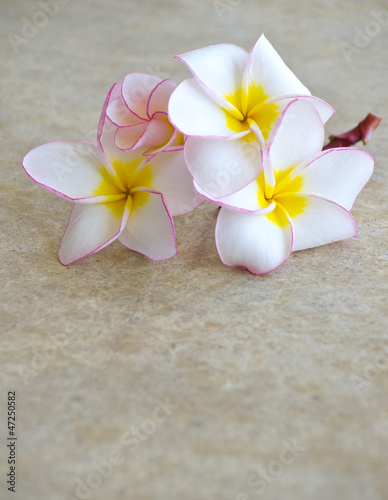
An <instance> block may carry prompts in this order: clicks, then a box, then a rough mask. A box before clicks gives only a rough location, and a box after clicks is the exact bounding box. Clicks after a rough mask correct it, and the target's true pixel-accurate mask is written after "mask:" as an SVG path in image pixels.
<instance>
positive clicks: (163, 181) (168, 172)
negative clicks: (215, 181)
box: [135, 150, 204, 217]
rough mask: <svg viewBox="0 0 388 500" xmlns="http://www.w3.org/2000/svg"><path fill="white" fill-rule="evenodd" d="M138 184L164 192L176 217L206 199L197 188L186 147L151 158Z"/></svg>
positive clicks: (136, 182)
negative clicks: (186, 158)
mask: <svg viewBox="0 0 388 500" xmlns="http://www.w3.org/2000/svg"><path fill="white" fill-rule="evenodd" d="M135 184H136V185H138V186H139V187H147V188H149V189H152V190H154V191H158V192H160V193H162V194H163V199H164V202H165V203H166V205H167V207H168V211H169V212H170V214H171V215H172V216H173V217H175V216H177V215H184V214H187V213H189V212H191V211H192V210H194V209H195V208H197V207H198V206H199V205H200V204H201V203H203V201H204V198H203V197H202V196H200V195H199V194H198V192H197V191H196V190H195V188H194V185H193V177H192V176H191V174H190V172H189V171H188V169H187V166H186V163H185V159H184V154H183V150H179V151H172V152H161V153H159V154H157V155H156V156H154V157H153V158H151V160H150V161H149V162H148V163H147V164H146V165H145V167H144V169H143V170H142V171H141V172H140V174H139V175H138V176H137V178H136V181H135Z"/></svg>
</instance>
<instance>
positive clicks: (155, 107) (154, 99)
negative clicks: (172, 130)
mask: <svg viewBox="0 0 388 500" xmlns="http://www.w3.org/2000/svg"><path fill="white" fill-rule="evenodd" d="M175 89H176V83H175V82H173V81H172V80H169V79H167V80H163V81H162V82H160V83H158V85H156V87H155V88H154V89H153V90H152V92H151V93H150V95H149V98H148V102H147V115H148V118H152V116H153V115H154V113H157V112H158V111H165V112H166V113H167V112H168V101H169V100H170V97H171V94H172V93H173V92H174V90H175Z"/></svg>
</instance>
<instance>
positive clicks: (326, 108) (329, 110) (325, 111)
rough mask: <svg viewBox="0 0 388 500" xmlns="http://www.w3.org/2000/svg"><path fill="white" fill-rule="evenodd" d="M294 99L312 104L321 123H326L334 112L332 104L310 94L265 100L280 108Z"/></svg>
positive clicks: (283, 107)
mask: <svg viewBox="0 0 388 500" xmlns="http://www.w3.org/2000/svg"><path fill="white" fill-rule="evenodd" d="M295 99H300V100H305V101H306V102H308V103H310V104H312V105H313V106H314V108H315V109H316V110H317V111H318V114H319V116H320V117H321V120H322V122H323V123H326V122H327V120H328V119H329V118H330V117H332V116H333V115H334V114H335V109H334V108H333V106H331V105H330V104H328V103H327V102H326V101H323V100H322V99H319V98H318V97H314V96H312V95H296V94H294V95H288V96H281V97H275V98H273V99H270V100H268V101H267V104H270V103H276V104H277V105H278V106H280V107H281V109H285V108H286V106H287V105H288V104H290V103H291V102H292V101H295Z"/></svg>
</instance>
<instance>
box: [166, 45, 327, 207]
mask: <svg viewBox="0 0 388 500" xmlns="http://www.w3.org/2000/svg"><path fill="white" fill-rule="evenodd" d="M178 59H180V60H181V61H182V62H184V63H185V64H186V65H187V66H188V68H189V69H190V71H191V72H192V73H193V75H194V77H193V78H189V79H187V80H185V81H183V82H182V83H181V84H180V85H179V86H178V87H177V89H176V90H175V91H174V92H173V94H172V96H171V98H170V103H169V116H170V121H171V122H172V123H173V124H174V125H175V127H176V128H177V129H178V130H180V131H181V132H182V133H183V134H185V135H186V136H188V138H187V140H186V143H185V158H186V162H187V165H188V168H189V170H190V172H191V173H192V174H193V177H194V179H195V181H196V182H197V184H198V185H199V186H200V187H201V188H202V189H203V190H204V191H205V192H207V193H208V194H209V195H211V196H216V197H223V196H228V195H230V194H232V193H234V192H236V191H238V190H240V189H241V188H243V187H245V186H246V185H247V184H249V183H250V182H252V181H253V180H254V179H255V178H256V177H257V176H258V175H259V173H260V171H261V168H262V164H261V152H260V150H261V149H263V148H264V147H265V144H266V143H267V141H268V138H269V136H270V134H271V131H272V130H273V128H274V126H275V124H276V122H277V120H278V118H279V117H280V115H281V113H282V111H283V110H284V108H285V107H286V106H287V104H289V103H290V102H291V101H292V100H293V99H294V98H295V97H303V98H304V99H306V100H308V101H310V102H312V103H313V105H314V106H315V108H316V109H317V111H318V113H319V114H320V116H321V118H322V120H323V122H326V121H327V120H328V119H329V118H330V116H331V115H332V114H333V112H334V110H333V108H332V107H331V106H329V105H328V104H327V103H325V102H324V101H322V100H320V99H318V98H315V97H312V96H311V93H310V91H309V90H308V89H307V88H306V87H305V86H304V85H303V84H302V83H301V82H300V81H299V80H298V78H297V77H296V76H295V75H294V74H293V73H292V71H291V70H290V69H289V68H288V67H287V66H286V64H285V63H284V62H283V61H282V59H281V58H280V56H279V54H278V53H277V52H276V51H275V49H274V48H273V47H272V45H271V44H270V43H269V42H268V40H267V39H266V38H265V36H264V35H261V36H260V38H259V39H258V40H257V42H256V43H255V45H254V47H253V48H252V50H251V51H250V53H249V54H248V52H247V51H246V50H244V49H243V48H241V47H238V46H236V45H232V44H227V43H223V44H218V45H212V46H209V47H204V48H202V49H198V50H193V51H191V52H187V53H185V54H182V55H180V56H178ZM252 143H255V144H256V146H257V147H256V148H254V147H253V148H252ZM228 166H232V167H231V169H232V170H233V171H234V172H236V171H237V170H238V175H229V176H228V178H227V179H226V180H225V175H223V173H224V171H225V168H227V167H228ZM229 170H230V169H229Z"/></svg>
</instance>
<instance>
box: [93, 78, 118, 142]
mask: <svg viewBox="0 0 388 500" xmlns="http://www.w3.org/2000/svg"><path fill="white" fill-rule="evenodd" d="M120 96H121V83H115V84H114V85H112V87H111V88H110V90H109V92H108V95H107V96H106V98H105V102H104V106H103V107H102V112H101V116H100V120H99V123H98V128H97V140H98V137H100V135H101V131H102V127H103V126H104V123H105V120H106V110H107V108H108V106H109V104H110V102H111V101H114V100H115V99H117V98H118V97H120Z"/></svg>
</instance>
